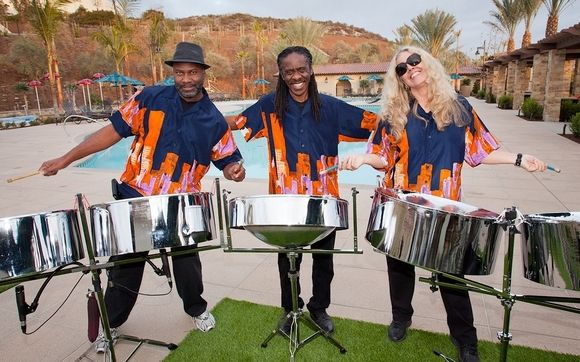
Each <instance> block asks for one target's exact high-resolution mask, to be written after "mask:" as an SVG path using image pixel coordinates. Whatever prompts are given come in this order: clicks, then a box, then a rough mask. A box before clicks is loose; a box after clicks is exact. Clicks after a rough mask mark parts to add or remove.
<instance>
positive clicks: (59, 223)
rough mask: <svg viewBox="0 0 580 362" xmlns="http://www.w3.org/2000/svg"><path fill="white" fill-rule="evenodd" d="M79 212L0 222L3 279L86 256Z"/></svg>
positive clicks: (14, 218) (24, 217) (27, 216)
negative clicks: (78, 216)
mask: <svg viewBox="0 0 580 362" xmlns="http://www.w3.org/2000/svg"><path fill="white" fill-rule="evenodd" d="M80 235H81V234H80V229H79V223H78V218H77V211H76V210H60V211H53V212H48V213H40V214H35V215H25V216H16V217H7V218H2V219H0V280H4V279H9V278H13V277H17V276H22V275H26V274H31V273H36V272H43V271H45V270H48V269H51V268H55V267H58V266H61V265H65V264H68V263H71V262H73V261H77V260H79V259H82V258H84V257H85V255H84V250H83V242H82V239H81V236H80Z"/></svg>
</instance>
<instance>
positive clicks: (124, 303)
mask: <svg viewBox="0 0 580 362" xmlns="http://www.w3.org/2000/svg"><path fill="white" fill-rule="evenodd" d="M118 187H119V188H118V190H113V196H115V197H116V198H118V199H129V198H133V197H139V196H141V195H140V194H139V193H138V192H137V191H135V190H133V189H132V188H131V187H129V186H127V185H126V184H123V183H122V184H119V185H118ZM177 206H178V205H177V204H176V205H174V207H177ZM169 221H174V220H169ZM168 229H169V230H174V229H176V227H175V225H168ZM195 247H196V246H195V245H193V246H184V247H176V248H172V249H171V250H172V251H182V250H187V249H189V248H195ZM147 254H148V252H147V251H145V252H140V253H131V254H123V255H115V256H112V257H110V258H109V261H110V262H112V261H116V260H127V259H132V258H135V257H144V256H146V255H147ZM171 259H172V264H173V279H174V280H175V285H176V287H177V293H178V294H179V296H180V297H181V300H182V301H183V310H184V311H185V313H187V314H189V315H190V316H192V317H195V316H198V315H200V314H201V313H203V312H204V311H205V310H206V308H207V302H206V301H205V300H204V299H203V298H202V297H201V295H202V294H203V280H202V274H201V260H200V259H199V254H198V253H193V252H192V253H187V254H184V255H178V256H173V257H172V258H171ZM144 268H145V261H142V262H136V263H130V264H124V265H119V266H115V267H112V268H110V269H109V270H108V271H107V274H108V277H109V283H110V284H112V285H111V286H108V287H107V291H106V292H105V304H106V306H107V313H108V315H109V324H110V326H111V327H112V328H117V327H119V326H120V325H122V324H123V323H125V322H126V321H127V319H128V318H129V314H131V310H132V309H133V307H134V306H135V302H136V301H137V293H136V292H138V291H139V288H140V287H141V280H142V279H143V270H144ZM127 289H129V290H127Z"/></svg>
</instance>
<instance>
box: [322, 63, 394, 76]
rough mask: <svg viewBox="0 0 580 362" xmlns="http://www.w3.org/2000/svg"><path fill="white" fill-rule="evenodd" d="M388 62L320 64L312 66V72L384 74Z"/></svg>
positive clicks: (323, 73)
mask: <svg viewBox="0 0 580 362" xmlns="http://www.w3.org/2000/svg"><path fill="white" fill-rule="evenodd" d="M388 66H389V62H383V63H365V64H363V63H351V64H322V65H315V66H314V74H317V75H325V74H328V75H330V74H372V73H379V74H384V73H386V72H387V67H388Z"/></svg>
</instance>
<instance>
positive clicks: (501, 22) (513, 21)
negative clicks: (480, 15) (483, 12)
mask: <svg viewBox="0 0 580 362" xmlns="http://www.w3.org/2000/svg"><path fill="white" fill-rule="evenodd" d="M492 1H493V4H494V5H495V8H496V10H492V11H490V12H489V14H490V15H491V17H492V18H494V20H493V21H485V22H484V23H485V24H487V25H489V26H491V27H492V28H494V29H497V30H499V31H500V32H502V33H504V34H506V35H507V36H508V42H507V52H508V53H510V52H512V51H514V50H515V48H516V45H515V41H514V35H515V33H516V27H517V26H518V23H519V22H520V20H521V19H522V16H521V8H520V6H519V5H518V0H492Z"/></svg>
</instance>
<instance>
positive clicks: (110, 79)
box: [96, 72, 145, 86]
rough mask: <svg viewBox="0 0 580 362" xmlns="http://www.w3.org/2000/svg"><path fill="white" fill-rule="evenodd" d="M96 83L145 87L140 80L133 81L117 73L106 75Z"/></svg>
mask: <svg viewBox="0 0 580 362" xmlns="http://www.w3.org/2000/svg"><path fill="white" fill-rule="evenodd" d="M96 81H97V82H99V83H110V84H112V85H114V86H125V85H133V86H135V85H145V83H143V82H141V81H140V80H137V79H133V78H131V77H127V76H125V75H122V74H119V73H117V72H113V73H111V74H108V75H106V76H104V77H102V78H100V79H97V80H96Z"/></svg>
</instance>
